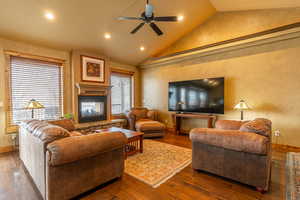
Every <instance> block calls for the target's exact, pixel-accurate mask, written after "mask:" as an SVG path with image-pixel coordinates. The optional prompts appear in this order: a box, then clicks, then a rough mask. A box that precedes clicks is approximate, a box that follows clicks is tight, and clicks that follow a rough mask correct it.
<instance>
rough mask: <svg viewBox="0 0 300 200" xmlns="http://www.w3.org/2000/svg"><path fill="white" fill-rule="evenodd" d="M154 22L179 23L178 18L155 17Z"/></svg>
mask: <svg viewBox="0 0 300 200" xmlns="http://www.w3.org/2000/svg"><path fill="white" fill-rule="evenodd" d="M154 21H158V22H177V21H178V18H177V16H165V17H154Z"/></svg>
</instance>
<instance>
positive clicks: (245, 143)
mask: <svg viewBox="0 0 300 200" xmlns="http://www.w3.org/2000/svg"><path fill="white" fill-rule="evenodd" d="M190 139H191V140H192V142H200V143H204V144H208V145H212V146H216V147H221V148H224V149H230V150H234V151H241V152H247V153H255V154H262V155H266V154H267V153H268V152H269V147H270V140H269V138H267V137H265V136H262V135H258V134H256V133H250V132H242V131H239V130H220V129H213V128H195V129H192V130H191V132H190Z"/></svg>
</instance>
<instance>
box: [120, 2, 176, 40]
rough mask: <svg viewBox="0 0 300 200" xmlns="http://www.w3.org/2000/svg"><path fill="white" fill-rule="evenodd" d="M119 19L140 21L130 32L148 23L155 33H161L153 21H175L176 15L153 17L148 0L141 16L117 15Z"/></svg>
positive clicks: (132, 32)
mask: <svg viewBox="0 0 300 200" xmlns="http://www.w3.org/2000/svg"><path fill="white" fill-rule="evenodd" d="M118 19H119V20H139V21H142V22H141V23H140V24H139V25H138V26H137V27H136V28H135V29H133V30H132V31H131V32H130V33H131V34H135V33H136V32H138V30H140V29H141V28H142V27H143V26H144V25H145V24H149V25H150V27H151V28H152V29H153V31H154V32H155V33H156V34H157V35H159V36H160V35H162V34H163V32H162V31H161V30H160V28H159V27H158V26H157V25H156V24H155V23H154V22H177V21H178V18H177V16H164V17H155V16H154V13H153V5H151V4H149V0H147V3H146V9H145V12H143V13H142V14H141V17H119V18H118Z"/></svg>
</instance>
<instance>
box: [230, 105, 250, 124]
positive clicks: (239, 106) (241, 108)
mask: <svg viewBox="0 0 300 200" xmlns="http://www.w3.org/2000/svg"><path fill="white" fill-rule="evenodd" d="M234 109H236V110H239V111H241V121H243V119H244V110H248V109H249V106H248V105H247V103H246V102H245V101H244V100H240V101H239V103H238V104H236V105H235V106H234Z"/></svg>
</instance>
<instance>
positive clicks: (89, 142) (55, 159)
mask: <svg viewBox="0 0 300 200" xmlns="http://www.w3.org/2000/svg"><path fill="white" fill-rule="evenodd" d="M126 141H127V138H126V136H125V135H124V134H123V133H120V132H114V133H100V134H99V133H95V134H90V135H84V136H78V137H68V138H64V139H62V140H57V141H54V142H52V143H50V144H49V145H48V146H47V150H48V154H49V156H50V159H49V163H50V165H51V166H58V165H62V164H65V163H70V162H74V161H77V160H81V159H84V158H88V157H92V156H95V155H98V154H101V153H104V152H108V151H112V150H114V149H118V148H122V147H124V146H125V144H126Z"/></svg>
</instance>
